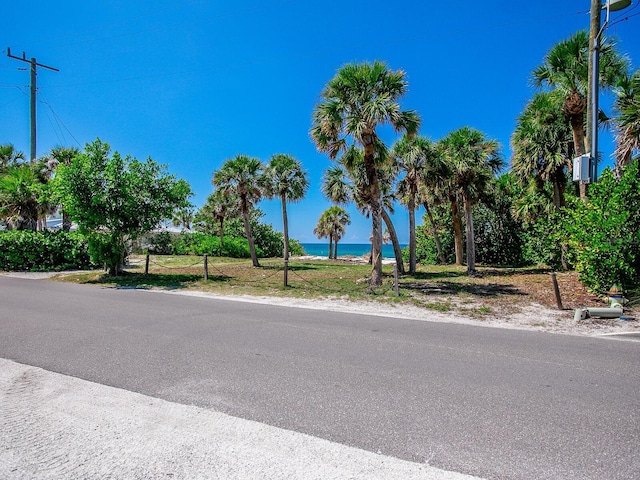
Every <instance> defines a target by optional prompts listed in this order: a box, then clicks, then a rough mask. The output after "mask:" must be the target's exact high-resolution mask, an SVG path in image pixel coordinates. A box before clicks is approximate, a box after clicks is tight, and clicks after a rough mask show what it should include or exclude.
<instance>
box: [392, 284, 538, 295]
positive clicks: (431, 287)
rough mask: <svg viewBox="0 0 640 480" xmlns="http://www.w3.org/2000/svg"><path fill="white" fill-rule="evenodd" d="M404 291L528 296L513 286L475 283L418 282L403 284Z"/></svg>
mask: <svg viewBox="0 0 640 480" xmlns="http://www.w3.org/2000/svg"><path fill="white" fill-rule="evenodd" d="M401 287H402V288H403V289H407V290H413V291H415V292H418V293H422V294H424V295H458V294H460V293H467V294H469V295H474V296H478V297H496V296H498V295H519V296H526V295H528V294H527V293H526V292H523V291H522V290H520V289H519V288H517V287H515V286H513V285H499V284H496V283H489V284H475V283H455V282H446V281H441V282H437V283H433V284H425V283H418V282H403V283H402V284H401Z"/></svg>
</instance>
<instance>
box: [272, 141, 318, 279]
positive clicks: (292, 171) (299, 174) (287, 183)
mask: <svg viewBox="0 0 640 480" xmlns="http://www.w3.org/2000/svg"><path fill="white" fill-rule="evenodd" d="M262 183H263V185H264V192H265V194H266V196H268V197H270V198H273V197H275V196H278V197H280V200H281V201H282V226H283V236H284V260H285V262H284V285H285V287H286V286H287V270H288V266H289V263H288V260H289V219H288V217H287V201H289V202H297V201H299V200H302V198H304V195H305V193H306V192H307V189H308V188H309V180H307V175H306V173H305V171H304V170H303V169H302V163H300V161H299V160H297V159H296V158H294V157H293V156H292V155H286V154H283V153H278V154H276V155H274V156H272V157H271V159H270V160H269V163H268V164H267V166H266V168H265V170H264V175H263V177H262Z"/></svg>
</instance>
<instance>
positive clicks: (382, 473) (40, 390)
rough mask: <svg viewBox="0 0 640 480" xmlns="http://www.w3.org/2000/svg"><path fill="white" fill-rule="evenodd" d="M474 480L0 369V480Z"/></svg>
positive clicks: (84, 384) (197, 411)
mask: <svg viewBox="0 0 640 480" xmlns="http://www.w3.org/2000/svg"><path fill="white" fill-rule="evenodd" d="M107 477H108V478H120V479H129V478H173V479H177V478H180V479H183V478H184V479H196V478H206V479H305V480H307V479H314V478H315V479H373V480H375V479H388V478H402V479H408V480H411V479H421V480H464V479H472V478H476V477H471V476H466V475H462V474H458V473H452V472H446V471H443V470H439V469H436V468H433V467H430V466H429V465H427V464H424V463H422V464H420V463H413V462H407V461H404V460H399V459H397V458H393V457H388V456H384V455H377V454H375V453H371V452H367V451H364V450H360V449H357V448H353V447H349V446H345V445H340V444H336V443H332V442H329V441H327V440H322V439H319V438H315V437H311V436H309V435H304V434H300V433H296V432H292V431H288V430H284V429H280V428H276V427H271V426H268V425H264V424H261V423H257V422H253V421H249V420H243V419H240V418H235V417H231V416H229V415H225V414H222V413H219V412H215V411H212V410H207V409H203V408H198V407H193V406H187V405H181V404H177V403H172V402H167V401H164V400H160V399H157V398H153V397H148V396H145V395H141V394H137V393H132V392H128V391H126V390H121V389H117V388H113V387H107V386H104V385H99V384H96V383H92V382H88V381H84V380H80V379H77V378H73V377H69V376H65V375H60V374H56V373H52V372H48V371H45V370H42V369H40V368H35V367H30V366H26V365H22V364H18V363H14V362H11V361H8V360H3V359H0V478H3V479H6V480H14V479H16V480H17V479H24V478H29V479H53V478H65V479H93V478H95V479H97V478H107Z"/></svg>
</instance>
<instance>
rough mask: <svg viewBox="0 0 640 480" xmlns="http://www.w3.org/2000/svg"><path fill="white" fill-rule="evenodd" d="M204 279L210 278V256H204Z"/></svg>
mask: <svg viewBox="0 0 640 480" xmlns="http://www.w3.org/2000/svg"><path fill="white" fill-rule="evenodd" d="M204 279H205V281H206V280H209V257H208V256H207V255H205V256H204Z"/></svg>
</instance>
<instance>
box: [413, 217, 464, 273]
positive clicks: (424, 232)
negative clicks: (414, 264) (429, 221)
mask: <svg viewBox="0 0 640 480" xmlns="http://www.w3.org/2000/svg"><path fill="white" fill-rule="evenodd" d="M438 237H439V239H440V244H441V247H442V251H443V252H444V256H445V260H446V261H447V263H453V262H454V261H455V250H454V246H453V243H454V241H453V232H451V231H449V230H439V231H438ZM416 258H417V260H418V262H419V263H422V264H425V265H437V264H439V263H440V258H439V257H438V249H437V248H436V242H435V240H434V238H433V235H432V234H431V229H430V228H429V227H428V226H427V225H422V226H419V227H416ZM402 259H403V261H405V262H408V261H409V247H406V248H404V249H403V250H402Z"/></svg>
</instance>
